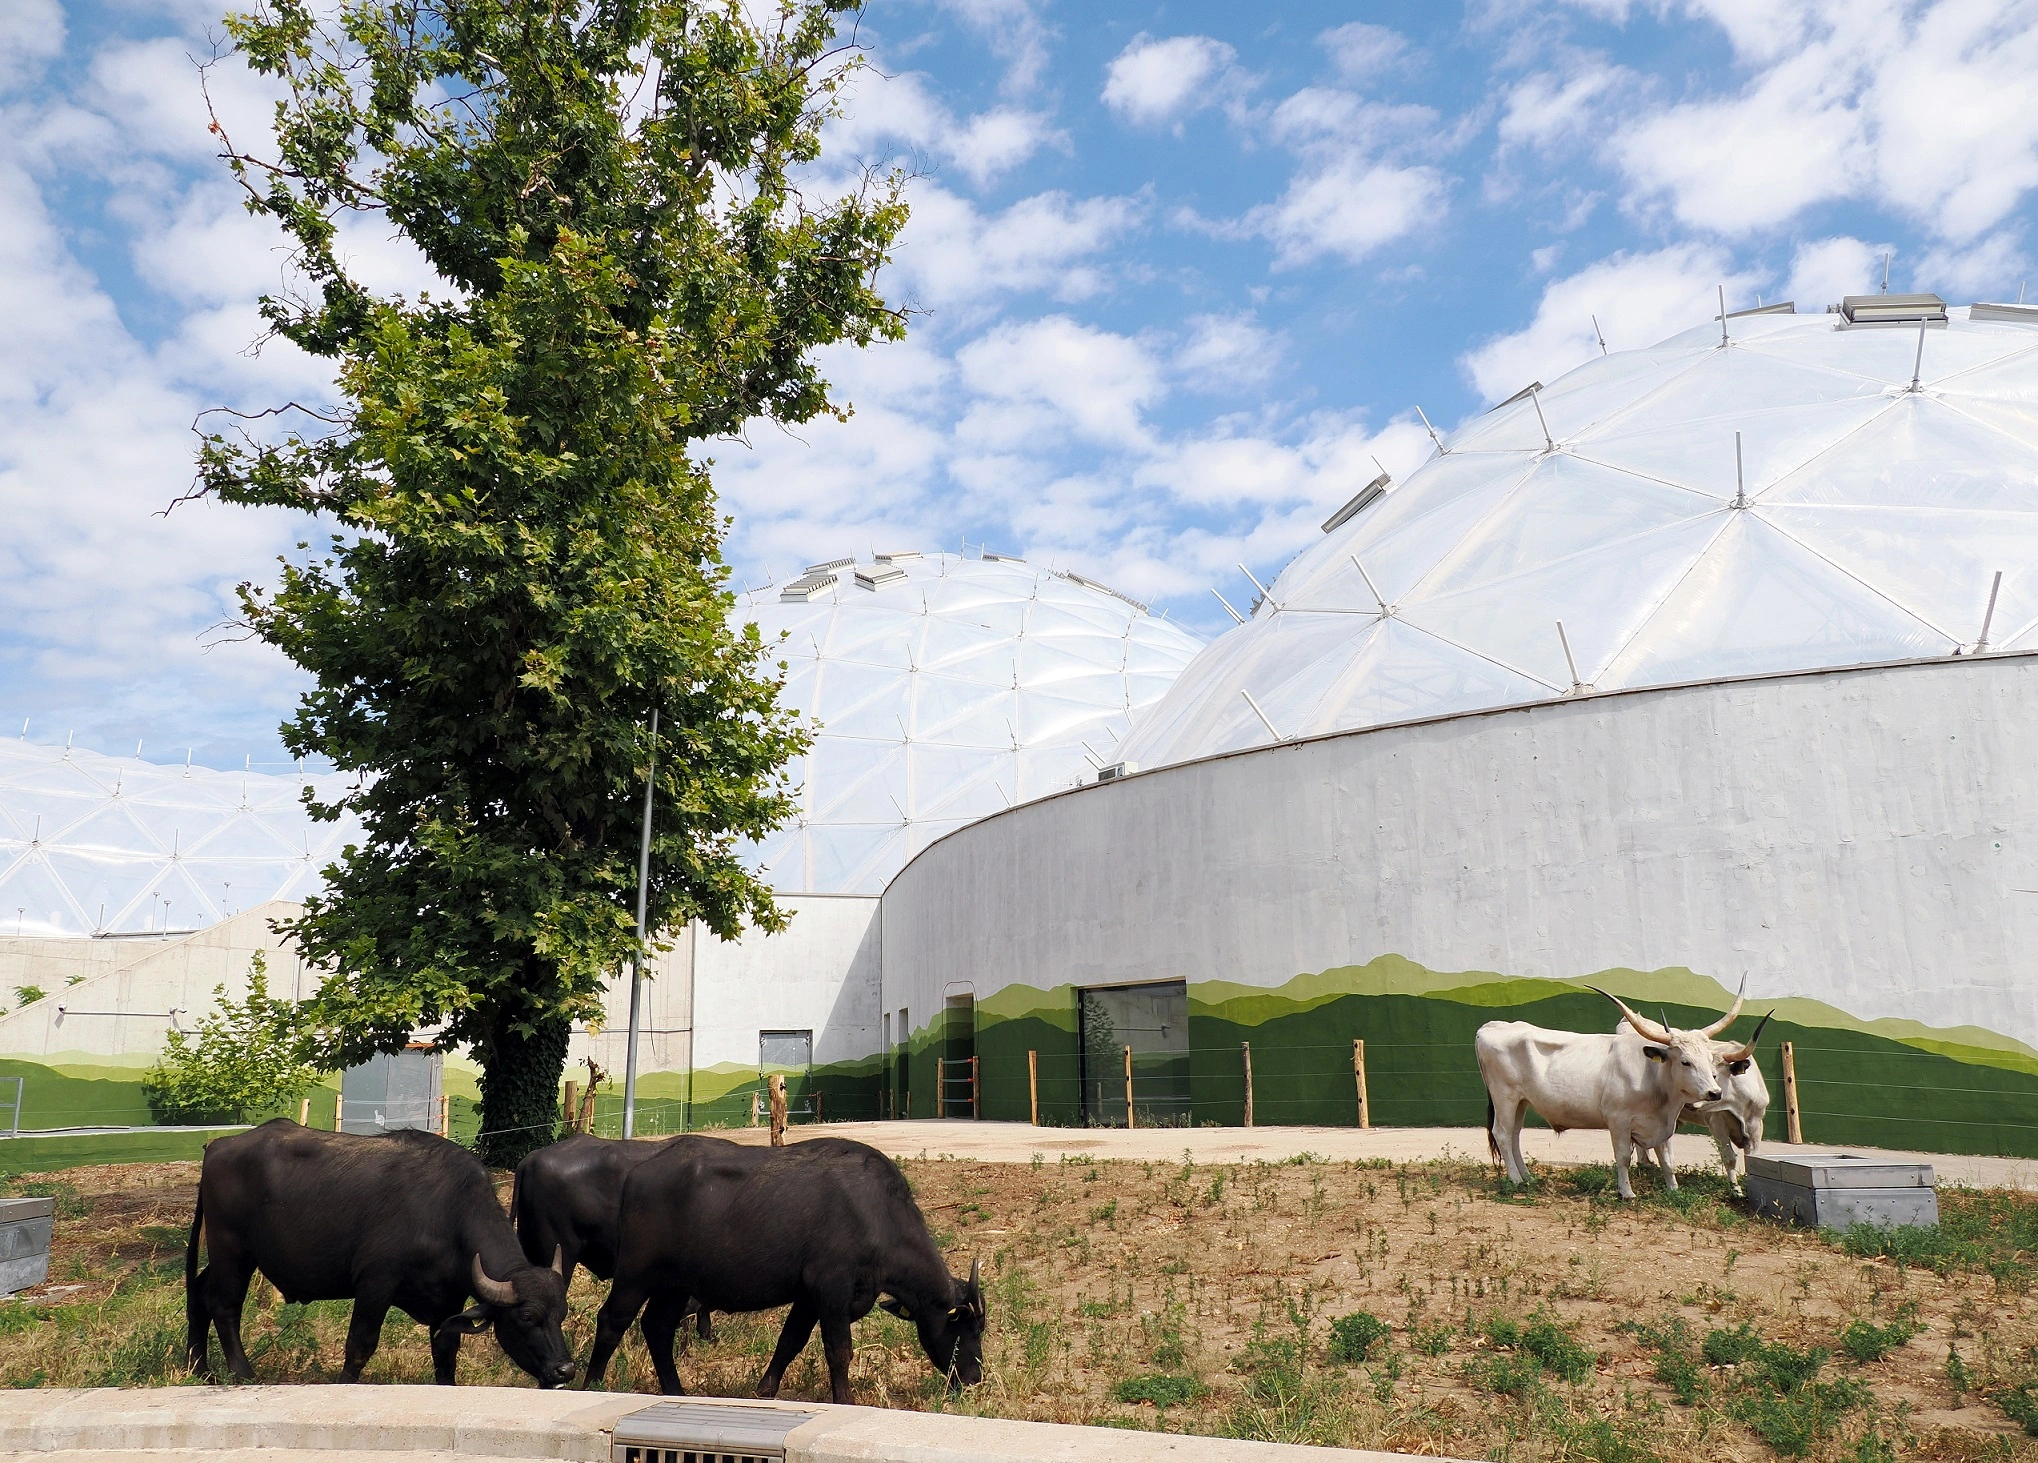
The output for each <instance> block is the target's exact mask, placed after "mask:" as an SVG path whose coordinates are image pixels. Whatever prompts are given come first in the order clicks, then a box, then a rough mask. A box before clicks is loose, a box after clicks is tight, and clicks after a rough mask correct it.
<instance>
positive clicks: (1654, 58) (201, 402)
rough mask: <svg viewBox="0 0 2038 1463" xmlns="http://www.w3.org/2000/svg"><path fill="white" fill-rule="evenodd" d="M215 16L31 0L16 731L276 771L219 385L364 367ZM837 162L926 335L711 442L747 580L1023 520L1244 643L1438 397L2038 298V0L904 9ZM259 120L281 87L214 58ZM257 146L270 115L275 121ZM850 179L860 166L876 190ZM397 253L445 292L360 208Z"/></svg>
mask: <svg viewBox="0 0 2038 1463" xmlns="http://www.w3.org/2000/svg"><path fill="white" fill-rule="evenodd" d="M217 29H218V26H217V14H216V7H215V6H214V5H212V4H209V3H192V0H98V3H75V4H63V3H59V0H7V3H5V4H0V108H4V109H5V114H6V116H5V120H6V125H5V126H4V127H0V733H4V734H6V735H14V734H16V733H18V732H19V730H20V729H21V726H22V724H23V722H24V720H25V721H26V722H27V725H28V734H29V736H30V737H31V738H32V739H34V740H37V741H60V740H62V739H63V738H64V737H66V736H67V735H72V734H75V736H76V737H77V739H78V742H79V744H80V745H86V746H91V747H95V748H97V749H100V750H103V751H109V752H123V753H126V752H132V751H133V750H134V749H135V746H136V745H137V743H139V744H140V746H141V748H142V753H143V755H144V756H146V757H150V758H152V759H158V760H181V759H182V757H183V755H184V749H185V748H187V747H190V748H194V749H196V750H195V752H194V755H195V757H196V759H197V760H198V761H200V762H204V763H210V764H212V765H217V766H237V765H240V764H241V762H242V761H243V759H244V758H252V759H253V761H254V762H255V763H256V764H257V765H260V764H262V763H264V762H271V763H273V762H274V761H276V760H277V759H278V758H279V757H280V755H281V754H280V751H279V748H278V744H277V741H276V736H275V726H276V723H277V721H278V720H279V719H280V718H281V717H282V716H283V715H284V714H285V713H286V712H287V710H288V708H289V706H290V704H291V702H292V700H293V699H294V697H295V695H296V694H297V692H298V691H299V689H300V688H301V683H300V681H299V680H298V678H297V677H296V676H295V674H294V673H293V672H292V671H291V669H290V668H289V667H288V666H287V665H285V664H283V663H282V662H281V661H280V660H279V659H278V658H277V657H275V656H274V655H273V654H272V653H270V652H268V651H267V650H265V649H263V648H262V647H260V646H257V645H252V644H248V643H245V642H238V641H235V640H233V639H231V638H230V637H229V636H227V635H223V634H222V633H220V632H218V631H217V630H216V629H215V628H214V627H217V626H218V625H219V624H220V623H221V622H222V621H223V620H225V619H226V618H227V617H228V616H229V615H230V613H231V608H232V593H231V591H232V586H233V585H234V584H236V583H238V582H239V581H241V580H243V579H247V578H256V579H262V578H265V577H267V576H268V575H269V574H270V572H271V571H272V568H273V565H274V562H275V557H276V555H277V554H278V553H283V552H288V551H289V550H290V547H291V545H292V543H293V542H294V541H295V538H296V537H297V534H298V529H297V526H296V525H293V524H291V523H289V522H287V521H285V520H283V519H281V518H280V517H277V516H274V515H264V514H261V513H255V512H249V511H245V510H234V509H226V508H221V507H216V506H212V505H186V506H183V507H179V508H178V509H176V510H175V511H174V512H171V513H169V514H168V515H167V516H165V515H164V513H163V510H164V509H165V508H166V507H167V506H168V504H169V503H170V501H171V500H172V499H173V498H174V497H175V496H176V495H177V494H178V493H179V492H180V491H181V490H182V489H183V488H184V487H185V486H186V485H187V484H188V482H189V480H190V462H191V451H192V445H193V438H192V435H191V431H190V426H191V421H192V418H193V417H194V416H195V415H196V414H197V413H198V412H199V411H200V410H202V409H204V408H205V407H208V406H212V405H220V404H231V405H237V406H243V407H247V406H259V405H263V404H266V403H269V402H272V401H278V400H282V399H285V398H287V397H291V396H296V397H298V398H299V399H306V398H307V396H308V395H309V396H316V395H318V394H319V393H321V392H323V391H325V390H326V389H327V387H326V384H325V383H326V373H325V372H324V370H323V368H322V367H321V366H320V364H319V363H317V362H314V361H308V360H306V359H304V358H302V357H298V356H295V355H293V354H292V353H291V352H289V351H287V350H286V349H283V348H279V347H277V346H273V345H272V346H270V347H268V348H267V349H265V350H264V351H263V352H261V353H260V354H259V355H257V354H253V353H251V352H250V351H249V349H248V348H249V345H250V342H251V341H252V340H253V339H254V337H255V335H256V324H255V319H254V315H253V301H254V298H255V297H256V296H257V295H258V294H259V293H261V291H262V290H263V289H265V288H272V289H273V288H274V287H275V286H276V285H277V283H278V282H279V278H280V276H279V269H280V267H281V265H280V259H281V256H280V254H279V253H278V251H277V248H276V241H275V239H274V238H273V237H272V236H271V235H270V234H269V233H268V232H267V231H266V230H265V228H264V226H263V225H261V224H260V223H258V222H255V221H252V220H249V219H247V218H246V217H245V216H244V215H242V214H241V212H240V211H239V209H238V207H237V205H236V204H235V201H234V199H233V196H232V193H231V191H230V189H229V188H228V187H227V185H226V182H225V179H224V175H223V173H222V171H221V169H220V167H219V165H218V163H217V162H216V161H215V160H214V159H213V157H212V148H211V147H210V146H209V145H208V139H207V137H206V134H205V131H204V122H203V113H202V109H201V108H200V106H199V103H198V93H197V79H196V72H195V70H194V66H193V62H192V59H191V58H192V57H193V56H196V55H203V54H207V53H208V52H209V49H210V48H209V46H208V45H207V43H206V37H207V35H208V34H209V33H216V31H217ZM860 36H861V39H862V40H863V42H864V43H865V45H866V47H867V48H868V57H869V61H870V63H871V64H870V67H869V69H868V70H867V71H865V72H864V73H863V74H862V75H860V76H859V77H858V78H857V80H856V82H855V85H854V87H853V90H852V93H851V96H850V99H849V102H848V106H847V110H846V114H845V115H844V116H843V117H842V118H841V119H839V120H838V121H837V122H836V123H835V124H834V125H833V126H832V128H831V135H830V139H829V142H830V151H829V160H824V164H823V167H822V170H821V172H822V176H820V177H818V178H817V179H816V180H815V182H816V185H817V186H821V185H825V183H826V181H827V179H828V177H829V176H846V172H847V169H848V168H849V167H850V166H851V165H852V164H853V163H856V162H859V161H861V162H868V163H885V162H891V163H896V164H899V165H902V166H905V167H908V168H909V169H911V170H912V172H913V173H914V181H913V183H912V185H911V189H910V194H909V196H910V198H911V200H912V202H913V204H914V208H915V214H914V219H913V222H912V223H911V225H910V226H909V228H908V230H907V233H906V235H905V237H904V239H903V240H902V243H901V246H900V248H899V251H898V256H897V259H896V261H895V263H894V265H893V266H892V267H891V269H890V271H889V275H888V285H889V287H890V289H891V290H892V292H893V293H894V295H895V297H896V298H898V299H900V300H901V301H903V302H906V303H908V304H910V305H912V306H913V307H915V308H916V310H917V311H918V312H919V313H918V314H916V316H915V319H914V324H913V329H912V332H911V335H910V338H909V339H908V340H907V341H906V342H905V343H904V344H900V345H893V346H887V347H883V348H880V349H877V350H873V351H870V352H864V353H855V352H842V353H831V354H830V355H829V357H828V369H829V372H830V374H831V377H832V379H834V380H835V382H836V383H837V385H838V387H839V389H840V394H841V395H842V396H843V397H844V398H845V399H847V400H849V401H850V402H852V403H853V404H854V406H855V408H856V413H855V416H854V417H853V419H852V420H851V421H850V422H849V423H848V424H847V425H843V426H836V425H832V424H828V425H820V426H815V427H812V428H810V429H807V430H804V431H802V432H801V433H800V434H799V436H798V437H794V436H791V435H788V434H786V433H783V432H781V431H779V430H777V429H776V428H772V427H769V426H759V427H757V428H756V429H755V430H753V431H752V432H751V433H750V435H749V440H748V441H747V442H732V443H727V444H720V445H718V446H717V447H716V449H715V451H714V456H715V457H716V459H717V463H718V469H719V471H718V476H719V481H720V483H721V486H722V491H723V494H724V499H725V504H726V507H727V508H728V510H729V511H730V512H731V513H732V514H734V515H735V519H736V524H735V528H734V531H733V534H732V537H731V540H730V543H729V553H730V558H731V562H732V563H733V564H734V565H735V567H736V571H737V574H738V577H739V578H740V579H742V580H744V581H747V582H749V583H753V584H755V583H758V582H761V581H764V580H766V579H769V578H771V577H774V576H778V575H783V574H785V573H786V572H788V571H789V570H796V569H798V568H799V567H800V566H802V565H804V564H806V563H808V562H811V561H815V560H823V559H830V558H835V557H839V556H841V555H846V554H852V553H854V554H863V553H867V552H870V551H872V550H877V551H883V550H885V549H888V548H909V547H921V548H927V547H938V546H949V545H956V544H959V543H960V542H962V541H964V540H965V539H966V540H967V541H968V542H969V543H970V544H971V545H972V546H975V545H978V544H988V545H989V546H991V547H993V548H996V549H999V550H1001V551H1005V552H1015V553H1023V554H1026V555H1028V556H1029V557H1030V558H1034V559H1037V560H1040V561H1043V562H1052V563H1055V564H1058V565H1061V566H1064V567H1068V568H1072V569H1076V570H1079V571H1081V572H1084V573H1087V574H1091V575H1094V576H1096V577H1098V578H1101V579H1103V580H1105V581H1106V582H1109V583H1112V584H1114V585H1116V586H1118V587H1120V588H1122V589H1124V590H1126V591H1127V592H1129V593H1132V594H1135V595H1137V596H1139V597H1140V598H1143V599H1147V600H1149V601H1151V602H1152V603H1153V604H1154V605H1155V606H1156V607H1157V608H1163V609H1165V610H1167V611H1168V612H1169V613H1170V614H1171V615H1173V616H1174V617H1176V618H1178V619H1183V620H1187V621H1189V622H1191V623H1193V624H1196V625H1197V626H1199V627H1201V628H1204V629H1206V630H1209V631H1212V632H1215V631H1216V630H1218V629H1219V628H1221V626H1222V625H1223V623H1225V621H1224V616H1223V611H1222V610H1221V609H1220V608H1219V607H1218V605H1217V603H1216V601H1215V599H1214V598H1212V597H1211V595H1210V593H1209V590H1210V589H1211V588H1212V587H1216V588H1219V589H1221V590H1223V591H1224V593H1225V594H1226V596H1227V597H1229V598H1233V599H1234V601H1236V599H1237V598H1239V597H1240V595H1238V594H1234V593H1233V591H1239V592H1240V594H1242V595H1244V596H1246V597H1249V595H1250V589H1249V587H1248V586H1246V584H1245V581H1244V579H1243V577H1242V576H1241V575H1240V574H1239V572H1238V570H1237V569H1236V568H1234V567H1233V565H1234V564H1235V563H1237V562H1239V561H1243V562H1245V563H1246V564H1248V565H1249V566H1251V567H1252V569H1253V570H1254V572H1255V573H1257V574H1259V575H1260V577H1261V578H1262V579H1267V578H1270V577H1271V575H1272V574H1273V573H1274V572H1276V571H1277V570H1278V569H1279V567H1280V566H1281V564H1282V563H1283V562H1284V561H1285V560H1286V559H1287V558H1288V557H1289V556H1290V555H1291V554H1292V553H1294V552H1295V551H1296V549H1298V548H1299V547H1301V546H1302V545H1303V544H1305V543H1306V542H1308V541H1309V539H1310V537H1311V536H1312V535H1314V534H1315V533H1316V531H1317V527H1316V526H1317V524H1318V523H1319V522H1320V521H1321V520H1322V518H1323V517H1324V516H1325V515H1326V514H1327V513H1328V512H1329V511H1330V510H1331V509H1332V508H1334V507H1336V506H1337V504H1338V503H1340V502H1342V501H1343V500H1344V499H1345V498H1346V497H1348V496H1349V495H1350V494H1351V493H1352V492H1353V491H1354V490H1356V489H1357V488H1358V487H1360V486H1361V485H1363V483H1364V482H1365V481H1366V480H1367V479H1369V478H1370V477H1371V476H1372V475H1373V474H1374V472H1375V471H1377V469H1376V468H1375V467H1374V466H1373V462H1374V460H1375V459H1376V458H1377V459H1378V460H1379V461H1380V462H1382V463H1384V464H1385V465H1386V466H1387V467H1388V468H1389V469H1390V470H1392V471H1393V472H1395V473H1396V474H1397V476H1400V475H1405V474H1406V473H1407V471H1409V470H1410V469H1412V468H1413V467H1414V466H1415V465H1416V464H1417V463H1419V462H1420V461H1421V460H1422V459H1423V457H1424V456H1426V455H1427V453H1428V451H1429V446H1428V439H1427V437H1426V436H1425V435H1424V433H1423V431H1422V428H1421V426H1420V423H1419V422H1418V421H1417V419H1416V417H1415V412H1414V408H1415V407H1416V406H1418V405H1419V406H1420V407H1421V408H1422V409H1423V410H1424V411H1426V412H1427V413H1428V414H1429V416H1430V418H1431V419H1432V420H1433V421H1435V422H1437V423H1438V425H1440V426H1444V427H1448V426H1449V425H1450V424H1451V423H1454V422H1457V421H1461V420H1463V419H1464V418H1465V417H1467V416H1469V415H1471V414H1474V413H1476V412H1478V411H1480V410H1482V409H1483V408H1484V407H1485V406H1486V405H1488V404H1489V403H1490V402H1492V401H1494V400H1497V399H1499V398H1501V397H1504V396H1507V395H1509V394H1511V393H1512V392H1514V391H1515V390H1516V389H1518V388H1519V387H1521V386H1524V385H1526V384H1527V383H1528V382H1529V381H1531V380H1536V379H1540V380H1543V381H1550V380H1553V379H1555V377H1556V376H1557V375H1559V374H1561V373H1562V372H1563V371H1564V370H1566V369H1567V368H1569V367H1571V366H1574V365H1576V364H1578V363H1579V362H1580V361H1582V360H1584V359H1585V358H1586V357H1587V356H1589V355H1591V354H1596V353H1597V351H1598V349H1599V346H1598V343H1597V341H1596V339H1595V337H1594V334H1593V329H1594V327H1593V317H1594V316H1596V317H1597V322H1598V327H1599V329H1600V330H1601V331H1603V333H1604V335H1605V338H1606V340H1607V342H1608V343H1609V345H1610V346H1611V347H1612V348H1614V349H1621V348H1623V347H1631V346H1640V345H1645V344H1649V343H1651V342H1653V341H1654V340H1657V339H1659V338H1661V337H1663V336H1665V335H1668V334H1670V333H1672V332H1674V331H1676V330H1679V329H1683V328H1685V327H1687V326H1689V325H1692V324H1695V323H1698V322H1699V321H1701V320H1704V319H1706V318H1708V317H1709V316H1710V315H1711V314H1712V313H1713V311H1714V309H1715V306H1714V304H1713V301H1714V300H1715V298H1716V296H1715V291H1716V289H1718V288H1720V287H1722V286H1724V288H1725V290H1726V293H1727V301H1728V305H1729V307H1730V308H1736V309H1738V308H1742V307H1744V306H1747V305H1752V304H1754V303H1755V302H1756V301H1757V299H1758V298H1760V299H1763V300H1768V301H1774V300H1777V299H1784V298H1795V299H1796V301H1797V303H1798V306H1799V308H1800V309H1801V310H1822V309H1824V308H1825V306H1826V305H1827V304H1829V303H1831V302H1833V301H1835V300H1837V299H1838V298H1839V296H1840V295H1841V294H1843V293H1847V292H1854V291H1862V290H1868V289H1872V288H1874V287H1876V285H1877V284H1879V279H1880V273H1881V268H1882V259H1883V256H1884V254H1885V253H1886V252H1887V253H1889V254H1890V255H1892V264H1891V283H1892V287H1893V288H1896V289H1900V290H1901V289H1911V288H1918V289H1934V290H1937V291H1939V292H1940V293H1942V294H1944V295H1946V296H1947V297H1948V298H1949V299H1951V300H1954V301H1955V302H1956V303H1964V302H1966V301H1969V300H1973V299H1978V298H1979V299H2000V298H2009V299H2015V298H2017V295H2018V291H2019V290H2020V288H2021V287H2022V285H2023V281H2024V278H2025V276H2026V274H2027V273H2028V272H2029V271H2030V268H2031V266H2030V263H2029V247H2030V243H2029V234H2030V230H2029V227H2028V226H2029V223H2030V216H2031V189H2032V188H2033V187H2034V186H2038V106H2034V105H2033V104H2032V103H2031V101H2030V99H2029V81H2028V78H2029V77H2030V76H2031V75H2033V74H2038V4H2028V3H2027V4H1994V5H1989V4H1978V3H1967V0H1939V3H1881V0H1848V3H1840V0H1825V3H1813V0H1682V3H1670V0H1664V3H1656V4H1650V3H1639V0H1574V3H1546V4H1530V3H1508V0H1493V3H1485V4H1475V5H1472V6H1470V7H1466V8H1453V7H1449V6H1441V5H1434V4H1431V5H1416V4H1379V5H1328V4H1300V3H1290V4H1279V5H1274V6H1258V7H1243V6H1237V5H1219V4H1163V5H1142V4H1130V3H1120V4H1113V5H1109V6H1096V5H1081V6H1079V5H1069V4H1063V5H1056V4H1051V3H1045V0H947V3H937V0H875V3H874V4H872V6H871V7H870V9H869V11H868V12H867V14H866V16H865V18H864V21H863V24H862V27H861V32H860ZM215 93H216V96H217V98H218V100H219V102H220V105H221V107H222V111H223V113H224V114H225V115H227V116H228V117H230V118H233V117H241V118H247V119H249V121H248V124H247V125H248V126H253V125H254V119H256V118H258V117H259V116H260V115H261V110H262V97H261V95H260V94H259V92H258V90H257V89H256V88H254V87H253V86H252V85H251V84H250V83H249V82H248V81H247V80H246V78H245V77H243V76H240V75H237V74H236V73H234V72H233V70H232V68H231V67H230V66H229V67H226V68H222V69H221V70H220V71H217V72H215ZM244 130H245V129H244ZM831 170H840V172H839V173H836V172H832V171H831ZM349 238H350V244H351V247H352V248H353V250H354V254H355V258H356V262H357V266H358V268H359V270H360V271H361V272H362V273H363V275H364V276H366V277H367V278H369V279H370V280H371V281H373V282H374V283H376V284H377V285H378V287H382V288H387V289H415V288H419V287H423V286H424V285H426V284H428V283H429V281H428V279H427V278H426V277H425V276H424V273H423V271H422V268H421V266H420V264H419V262H418V261H417V259H416V258H415V256H414V255H412V254H411V253H410V252H409V251H408V250H407V249H406V248H404V247H403V246H402V245H401V244H400V243H399V242H396V241H392V240H389V239H387V238H385V237H382V236H381V234H380V233H379V232H378V231H377V229H376V228H375V227H374V226H373V225H372V224H367V223H364V224H362V225H361V226H359V227H356V228H354V229H353V230H351V232H350V235H349Z"/></svg>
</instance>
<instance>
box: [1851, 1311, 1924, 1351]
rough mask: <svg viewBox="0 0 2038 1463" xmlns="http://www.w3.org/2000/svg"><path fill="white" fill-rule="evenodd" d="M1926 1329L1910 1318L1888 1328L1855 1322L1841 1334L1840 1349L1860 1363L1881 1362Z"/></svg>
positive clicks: (1901, 1318)
mask: <svg viewBox="0 0 2038 1463" xmlns="http://www.w3.org/2000/svg"><path fill="white" fill-rule="evenodd" d="M1924 1329H1925V1328H1924V1327H1923V1326H1922V1325H1920V1324H1919V1323H1918V1322H1916V1321H1913V1320H1911V1319H1910V1318H1909V1317H1908V1316H1899V1317H1898V1318H1897V1319H1896V1320H1894V1321H1891V1322H1890V1323H1889V1324H1888V1325H1887V1326H1877V1325H1874V1324H1872V1323H1870V1322H1868V1321H1855V1322H1854V1323H1852V1324H1851V1325H1849V1326H1848V1327H1847V1329H1846V1330H1844V1331H1842V1332H1841V1333H1840V1349H1841V1350H1842V1351H1844V1352H1846V1353H1847V1355H1849V1356H1851V1357H1852V1358H1854V1360H1856V1361H1859V1362H1870V1361H1881V1360H1882V1359H1883V1358H1884V1357H1885V1356H1888V1355H1889V1354H1890V1353H1891V1352H1892V1351H1895V1350H1896V1349H1897V1348H1898V1347H1899V1346H1902V1345H1903V1344H1904V1343H1905V1342H1906V1341H1909V1340H1910V1339H1911V1338H1912V1337H1913V1336H1915V1335H1917V1334H1918V1333H1919V1332H1920V1331H1922V1330H1924Z"/></svg>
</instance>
